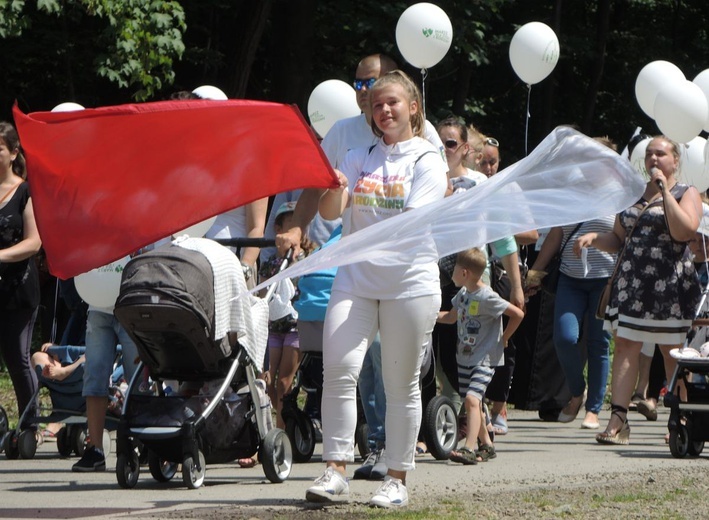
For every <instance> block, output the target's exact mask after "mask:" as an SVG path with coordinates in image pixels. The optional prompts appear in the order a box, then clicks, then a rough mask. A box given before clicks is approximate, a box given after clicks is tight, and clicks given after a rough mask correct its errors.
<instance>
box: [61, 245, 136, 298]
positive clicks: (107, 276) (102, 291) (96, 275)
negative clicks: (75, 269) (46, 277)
mask: <svg viewBox="0 0 709 520" xmlns="http://www.w3.org/2000/svg"><path fill="white" fill-rule="evenodd" d="M129 260H130V257H129V256H126V257H125V258H121V259H120V260H116V261H115V262H112V263H110V264H107V265H104V266H102V267H97V268H96V269H92V270H91V271H89V272H86V273H83V274H80V275H78V276H77V277H75V278H74V284H75V285H76V292H78V293H79V296H81V299H82V300H84V301H85V302H86V303H88V304H89V305H93V306H94V307H100V308H102V309H110V308H112V307H113V306H114V305H115V304H116V298H118V293H119V292H120V289H121V274H122V273H123V268H124V267H125V266H126V264H127V263H128V261H129Z"/></svg>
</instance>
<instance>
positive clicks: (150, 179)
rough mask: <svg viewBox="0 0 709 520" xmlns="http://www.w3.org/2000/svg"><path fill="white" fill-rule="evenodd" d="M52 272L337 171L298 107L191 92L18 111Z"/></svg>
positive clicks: (327, 183)
mask: <svg viewBox="0 0 709 520" xmlns="http://www.w3.org/2000/svg"><path fill="white" fill-rule="evenodd" d="M14 116H15V124H16V125H17V130H18V132H19V134H20V140H21V142H22V148H23V149H24V152H25V155H26V157H27V170H28V180H29V183H30V189H31V193H32V200H33V204H34V211H35V215H36V219H37V226H38V228H39V232H40V236H41V237H42V243H43V246H44V249H45V251H46V253H47V260H48V263H49V268H50V270H51V272H52V273H53V274H54V275H56V276H58V277H60V278H69V277H71V276H75V275H77V274H79V273H82V272H85V271H88V270H90V269H93V268H95V267H99V266H101V265H105V264H107V263H109V262H112V261H114V260H116V259H118V258H121V257H123V256H125V255H127V254H129V253H131V252H133V251H135V250H137V249H138V248H140V247H143V246H145V245H147V244H150V243H152V242H155V241H156V240H159V239H161V238H163V237H166V236H169V235H170V234H172V233H173V232H176V231H179V230H181V229H184V228H186V227H188V226H190V225H192V224H195V223H197V222H200V221H202V220H205V219H207V218H209V217H212V216H214V215H218V214H220V213H223V212H225V211H228V210H230V209H233V208H236V207H239V206H242V205H244V204H247V203H249V202H252V201H254V200H256V199H260V198H262V197H266V196H270V195H273V194H275V193H279V192H282V191H289V190H293V189H297V188H316V187H319V188H328V187H334V186H336V185H337V183H336V176H335V174H334V172H333V170H332V168H331V167H330V165H329V163H328V161H327V158H326V157H325V155H324V153H323V152H322V149H321V148H320V146H319V144H318V142H317V139H316V138H315V135H314V134H313V132H312V131H311V130H310V129H309V128H308V126H307V124H306V123H305V120H304V119H303V117H302V115H301V114H300V112H299V111H298V109H297V108H296V107H293V106H289V105H281V104H277V103H268V102H260V101H245V100H229V101H213V100H190V101H162V102H157V103H144V104H137V105H120V106H113V107H104V108H97V109H87V110H82V111H78V112H57V113H52V112H36V113H32V114H27V115H26V114H23V113H22V112H21V111H20V110H19V108H18V107H17V105H15V107H14Z"/></svg>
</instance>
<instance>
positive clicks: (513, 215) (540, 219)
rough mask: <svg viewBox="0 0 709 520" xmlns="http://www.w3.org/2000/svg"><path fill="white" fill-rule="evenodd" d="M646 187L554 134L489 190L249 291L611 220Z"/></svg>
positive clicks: (353, 239) (357, 239)
mask: <svg viewBox="0 0 709 520" xmlns="http://www.w3.org/2000/svg"><path fill="white" fill-rule="evenodd" d="M645 183H646V180H645V179H644V178H643V177H642V176H641V175H640V174H639V173H638V172H637V171H636V170H635V169H634V168H633V167H632V165H631V164H630V162H629V161H628V159H626V158H624V157H621V156H620V155H618V154H617V153H616V152H614V151H613V150H610V149H609V148H607V147H605V146H603V145H602V144H600V143H598V142H597V141H595V140H593V139H591V138H589V137H587V136H585V135H583V134H581V133H579V132H577V131H575V130H573V129H571V128H568V127H559V128H557V129H555V130H554V131H553V132H552V133H550V134H549V135H548V136H547V137H546V138H545V139H544V141H542V142H541V143H540V144H539V146H537V148H535V149H534V151H533V152H532V153H531V154H530V155H529V156H528V157H525V158H524V159H522V160H520V161H518V162H516V163H515V164H513V165H511V166H509V167H507V168H505V169H504V170H503V171H501V172H499V173H498V174H497V175H495V176H494V177H492V178H491V179H489V180H488V181H487V182H484V183H482V184H480V185H478V186H476V187H475V188H473V189H471V190H468V191H466V192H464V193H459V194H454V195H453V196H451V197H447V198H445V199H443V200H441V201H439V202H436V203H434V204H429V205H427V206H425V207H422V208H419V209H416V210H412V211H408V212H406V213H403V214H401V215H398V216H396V217H392V218H390V219H388V220H385V221H383V222H380V223H378V224H375V225H373V226H370V227H368V228H366V229H363V230H361V231H358V232H357V233H353V234H352V235H349V236H346V237H343V238H342V239H341V240H340V241H339V242H338V243H337V244H334V245H333V246H330V247H328V248H326V249H324V250H321V251H318V252H317V253H315V254H313V255H311V256H309V257H308V258H306V259H305V260H303V261H301V262H298V263H296V264H293V265H292V266H290V267H289V268H288V269H286V270H284V271H283V272H281V273H279V274H277V275H275V276H274V277H272V278H270V279H269V280H266V281H265V282H264V283H262V284H261V285H260V286H258V287H256V288H255V289H254V291H257V290H259V289H261V288H264V287H267V286H269V285H271V284H272V283H275V282H277V281H279V280H282V279H284V278H293V277H297V276H302V275H304V274H306V273H310V272H313V271H318V270H321V269H327V268H331V267H336V266H341V265H346V264H350V263H355V262H361V261H368V262H372V263H375V264H386V265H393V264H402V263H405V264H408V263H414V262H428V261H432V260H437V259H438V258H440V257H442V256H445V255H449V254H451V253H455V252H458V251H461V250H463V249H467V248H470V247H478V246H483V245H485V244H487V243H490V242H492V241H494V240H497V239H500V238H503V237H505V236H510V235H514V234H516V233H520V232H522V231H529V230H531V229H540V228H545V227H552V226H561V225H566V224H572V223H577V222H582V221H585V220H590V219H594V218H598V217H603V216H606V215H610V214H615V213H618V212H619V211H622V210H623V209H625V208H627V207H628V206H631V205H632V204H634V203H635V202H636V201H637V200H638V199H639V198H640V197H641V196H642V194H643V191H644V189H645Z"/></svg>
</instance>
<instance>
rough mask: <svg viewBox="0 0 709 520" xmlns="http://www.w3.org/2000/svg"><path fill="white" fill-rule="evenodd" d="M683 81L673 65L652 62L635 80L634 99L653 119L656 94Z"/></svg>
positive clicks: (683, 78) (677, 69)
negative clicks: (670, 84)
mask: <svg viewBox="0 0 709 520" xmlns="http://www.w3.org/2000/svg"><path fill="white" fill-rule="evenodd" d="M685 80H686V78H685V77H684V73H683V72H682V71H681V70H680V69H679V67H677V65H675V64H674V63H670V62H669V61H663V60H658V61H653V62H651V63H648V64H647V65H645V66H644V67H643V68H642V70H641V71H640V73H639V74H638V77H637V79H636V80H635V98H636V99H637V100H638V104H639V105H640V108H641V109H642V110H643V112H645V113H646V114H647V115H649V116H650V117H652V118H653V119H655V100H656V99H657V94H658V92H659V91H660V90H662V88H663V87H665V86H666V85H668V84H669V83H671V82H673V81H677V82H680V81H685ZM695 135H696V134H695ZM692 137H693V136H692Z"/></svg>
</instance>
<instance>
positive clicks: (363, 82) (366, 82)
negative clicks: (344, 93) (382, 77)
mask: <svg viewBox="0 0 709 520" xmlns="http://www.w3.org/2000/svg"><path fill="white" fill-rule="evenodd" d="M375 81H377V78H369V79H359V78H355V80H354V83H353V85H354V88H355V90H362V89H363V88H364V87H367V90H369V89H370V88H372V87H373V86H374V82H375Z"/></svg>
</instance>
